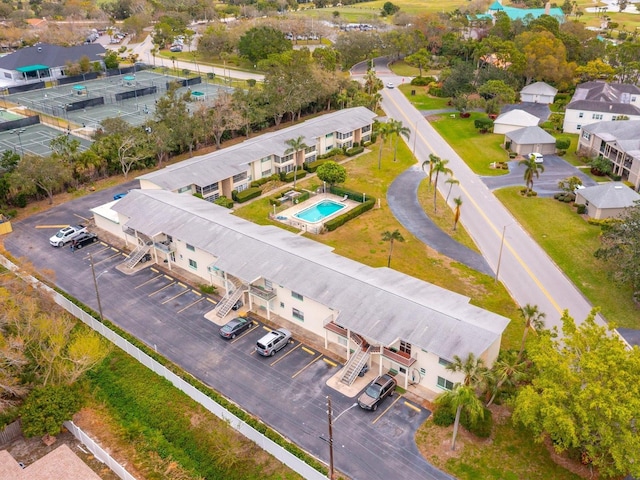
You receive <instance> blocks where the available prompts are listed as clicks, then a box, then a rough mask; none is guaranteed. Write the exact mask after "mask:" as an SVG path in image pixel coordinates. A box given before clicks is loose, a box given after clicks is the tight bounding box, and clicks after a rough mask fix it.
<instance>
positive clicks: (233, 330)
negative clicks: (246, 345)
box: [219, 317, 253, 338]
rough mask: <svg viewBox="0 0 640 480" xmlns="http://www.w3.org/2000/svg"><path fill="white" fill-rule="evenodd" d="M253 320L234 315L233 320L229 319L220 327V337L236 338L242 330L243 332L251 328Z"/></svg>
mask: <svg viewBox="0 0 640 480" xmlns="http://www.w3.org/2000/svg"><path fill="white" fill-rule="evenodd" d="M252 325H253V322H252V321H251V320H249V319H248V318H245V317H236V318H234V319H233V320H229V321H228V322H227V323H226V325H223V326H222V327H221V328H220V331H219V333H220V336H221V337H222V338H236V336H238V335H240V334H241V333H242V332H245V331H247V330H249V329H250V328H251V326H252Z"/></svg>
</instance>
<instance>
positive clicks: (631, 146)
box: [582, 120, 640, 158]
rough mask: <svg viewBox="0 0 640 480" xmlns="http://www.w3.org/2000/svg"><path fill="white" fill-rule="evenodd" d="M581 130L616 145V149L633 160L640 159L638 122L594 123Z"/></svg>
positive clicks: (639, 124) (639, 129)
mask: <svg viewBox="0 0 640 480" xmlns="http://www.w3.org/2000/svg"><path fill="white" fill-rule="evenodd" d="M582 130H583V131H585V132H588V133H593V134H594V135H597V136H598V137H600V138H601V139H602V140H604V141H605V142H612V143H614V144H616V145H617V146H618V149H620V150H622V151H624V152H625V153H627V154H628V155H631V156H632V157H634V158H640V120H626V121H616V122H614V121H609V122H596V123H591V124H589V125H585V126H583V127H582Z"/></svg>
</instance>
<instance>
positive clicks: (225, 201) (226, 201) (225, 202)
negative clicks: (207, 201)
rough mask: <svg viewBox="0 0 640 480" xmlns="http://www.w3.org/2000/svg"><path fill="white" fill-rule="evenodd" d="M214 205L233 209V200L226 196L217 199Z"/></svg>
mask: <svg viewBox="0 0 640 480" xmlns="http://www.w3.org/2000/svg"><path fill="white" fill-rule="evenodd" d="M213 203H215V204H216V205H220V206H221V207H226V208H233V200H231V199H230V198H227V197H225V196H224V195H223V196H222V197H218V198H216V199H215V201H214V202H213Z"/></svg>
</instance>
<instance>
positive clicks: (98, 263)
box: [93, 252, 121, 265]
mask: <svg viewBox="0 0 640 480" xmlns="http://www.w3.org/2000/svg"><path fill="white" fill-rule="evenodd" d="M120 254H121V253H120V252H118V253H115V254H113V255H111V256H110V257H107V258H105V259H103V260H99V261H97V262H93V264H94V265H100V264H101V263H104V262H106V261H108V260H111V259H112V258H114V257H117V256H118V255H120Z"/></svg>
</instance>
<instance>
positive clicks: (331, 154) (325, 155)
mask: <svg viewBox="0 0 640 480" xmlns="http://www.w3.org/2000/svg"><path fill="white" fill-rule="evenodd" d="M337 155H344V150H343V149H342V148H333V149H331V150H329V151H328V152H327V153H323V154H322V155H318V160H324V159H327V158H333V157H335V156H337Z"/></svg>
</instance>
